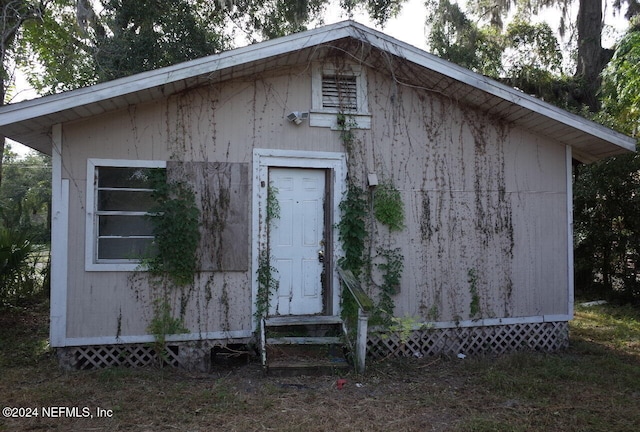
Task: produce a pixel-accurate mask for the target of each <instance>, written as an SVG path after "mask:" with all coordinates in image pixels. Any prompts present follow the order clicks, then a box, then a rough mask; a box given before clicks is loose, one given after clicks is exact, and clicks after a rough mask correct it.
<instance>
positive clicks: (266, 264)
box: [255, 250, 279, 320]
mask: <svg viewBox="0 0 640 432" xmlns="http://www.w3.org/2000/svg"><path fill="white" fill-rule="evenodd" d="M276 273H278V269H276V268H275V267H273V266H272V265H271V257H270V256H269V252H268V251H267V250H261V251H260V255H259V256H258V271H257V281H258V293H257V295H256V312H255V318H256V319H257V320H260V319H262V318H263V317H265V316H266V315H267V314H268V313H269V304H270V299H271V294H273V293H276V292H277V291H278V286H279V284H278V279H277V278H276V277H275V276H274V275H275V274H276Z"/></svg>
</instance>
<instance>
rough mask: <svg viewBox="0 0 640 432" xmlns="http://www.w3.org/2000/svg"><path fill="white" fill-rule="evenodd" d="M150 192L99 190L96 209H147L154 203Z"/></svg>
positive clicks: (143, 210)
mask: <svg viewBox="0 0 640 432" xmlns="http://www.w3.org/2000/svg"><path fill="white" fill-rule="evenodd" d="M151 194H152V192H145V191H128V190H99V191H98V210H107V211H108V210H112V211H142V212H146V211H149V209H151V208H152V207H153V205H154V204H155V200H154V199H153V198H152V197H151Z"/></svg>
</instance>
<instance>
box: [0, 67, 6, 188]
mask: <svg viewBox="0 0 640 432" xmlns="http://www.w3.org/2000/svg"><path fill="white" fill-rule="evenodd" d="M0 73H2V77H4V66H2V68H1V69H0ZM4 96H5V86H4V78H0V106H3V105H4ZM5 142H6V140H5V137H4V135H0V185H2V161H3V160H4V145H5Z"/></svg>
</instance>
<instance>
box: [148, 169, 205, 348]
mask: <svg viewBox="0 0 640 432" xmlns="http://www.w3.org/2000/svg"><path fill="white" fill-rule="evenodd" d="M150 177H151V178H150V180H151V184H152V186H153V194H152V197H153V199H154V200H155V202H156V204H155V205H154V206H153V207H152V208H151V209H150V211H149V214H148V216H147V217H148V218H149V219H150V221H151V223H152V225H153V234H154V245H153V250H151V251H148V256H147V257H145V258H144V259H143V260H142V264H141V267H142V268H143V269H145V270H147V271H148V275H149V279H150V285H151V286H152V288H153V290H154V293H152V295H153V296H154V299H153V316H152V318H151V321H150V323H149V325H148V327H147V331H149V333H150V334H152V335H153V337H154V343H153V346H154V348H155V351H156V353H157V354H158V355H159V356H160V357H162V355H163V353H164V352H165V341H166V336H167V335H169V334H178V333H186V332H188V329H186V328H185V327H184V324H183V317H184V315H185V312H186V300H187V297H186V296H185V293H184V291H183V292H181V301H180V317H174V316H172V314H171V309H172V308H171V302H170V299H171V297H172V296H171V291H172V289H176V288H180V289H182V288H184V287H186V286H188V285H191V284H193V278H194V275H195V273H196V269H197V254H196V251H197V248H198V243H199V241H200V230H199V219H200V211H199V209H198V207H197V205H196V201H195V194H194V192H193V190H192V188H191V187H190V186H189V185H187V184H186V183H184V182H179V181H175V180H172V181H168V180H167V177H166V170H164V169H157V170H152V171H151V173H150Z"/></svg>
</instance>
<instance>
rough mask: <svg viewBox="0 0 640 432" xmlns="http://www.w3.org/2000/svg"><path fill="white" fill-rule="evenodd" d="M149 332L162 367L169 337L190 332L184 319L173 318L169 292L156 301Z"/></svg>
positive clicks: (148, 327)
mask: <svg viewBox="0 0 640 432" xmlns="http://www.w3.org/2000/svg"><path fill="white" fill-rule="evenodd" d="M147 331H148V332H149V334H151V335H153V338H154V339H153V343H152V344H151V345H152V346H153V348H154V351H155V353H156V356H157V359H158V360H159V365H160V366H162V364H163V361H164V360H165V355H166V351H165V350H166V340H167V335H172V334H180V333H188V332H189V329H187V328H185V326H184V323H183V322H182V319H180V318H175V317H173V316H172V314H171V304H170V303H169V299H168V293H167V292H165V293H164V296H162V297H158V298H156V299H155V300H154V302H153V317H152V318H151V322H150V323H149V325H148V326H147Z"/></svg>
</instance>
